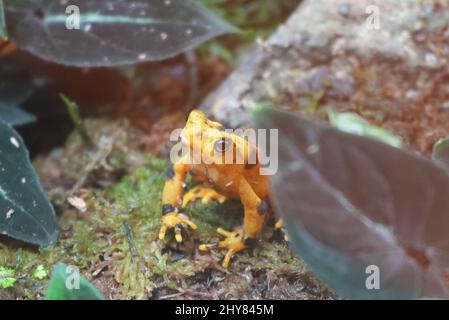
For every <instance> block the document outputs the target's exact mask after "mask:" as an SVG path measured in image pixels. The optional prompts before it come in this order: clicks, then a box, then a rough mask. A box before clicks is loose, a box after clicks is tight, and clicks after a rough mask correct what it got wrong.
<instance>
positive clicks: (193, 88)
mask: <svg viewBox="0 0 449 320" xmlns="http://www.w3.org/2000/svg"><path fill="white" fill-rule="evenodd" d="M184 55H185V57H186V60H187V63H188V65H189V80H190V81H189V83H190V85H189V98H188V100H187V106H186V107H187V108H188V109H189V111H190V109H192V108H194V107H195V105H194V104H195V101H196V97H197V96H198V59H197V57H196V54H195V52H194V51H193V50H189V51H187V52H185V54H184Z"/></svg>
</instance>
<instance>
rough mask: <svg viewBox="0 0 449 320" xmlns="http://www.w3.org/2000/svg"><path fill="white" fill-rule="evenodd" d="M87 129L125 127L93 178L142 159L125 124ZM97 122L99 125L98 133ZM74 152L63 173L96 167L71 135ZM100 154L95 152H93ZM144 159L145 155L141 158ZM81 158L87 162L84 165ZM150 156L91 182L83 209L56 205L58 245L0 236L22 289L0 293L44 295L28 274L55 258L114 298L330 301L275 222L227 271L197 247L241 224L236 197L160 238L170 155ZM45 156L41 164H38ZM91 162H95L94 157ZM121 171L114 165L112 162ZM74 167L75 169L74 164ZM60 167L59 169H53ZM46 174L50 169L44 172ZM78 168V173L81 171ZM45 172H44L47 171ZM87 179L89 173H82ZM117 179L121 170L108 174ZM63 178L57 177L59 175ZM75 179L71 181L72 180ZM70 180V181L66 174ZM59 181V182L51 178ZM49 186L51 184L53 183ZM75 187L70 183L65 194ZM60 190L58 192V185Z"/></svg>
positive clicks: (192, 211) (2, 258)
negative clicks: (103, 181)
mask: <svg viewBox="0 0 449 320" xmlns="http://www.w3.org/2000/svg"><path fill="white" fill-rule="evenodd" d="M87 126H88V129H89V131H90V132H91V133H92V136H93V137H94V139H95V140H96V141H101V137H104V136H108V135H110V132H111V130H112V131H114V132H117V130H118V131H120V132H119V133H118V134H117V136H118V137H120V138H119V139H116V140H115V142H114V145H113V147H112V148H110V149H109V150H110V151H109V154H108V155H107V156H105V159H104V160H105V162H106V163H103V164H102V165H98V167H96V168H95V170H93V171H92V172H91V173H90V174H89V175H90V176H93V177H95V176H101V177H104V174H103V173H102V172H101V171H102V170H106V169H105V168H108V170H109V173H111V172H112V173H113V172H114V171H115V170H123V166H128V167H129V168H131V167H132V166H131V165H130V164H129V161H128V163H127V162H126V161H124V162H123V161H116V160H114V159H115V158H119V159H122V160H123V159H124V157H123V155H127V157H125V159H126V158H127V159H131V158H133V159H135V158H136V156H135V154H139V153H141V151H140V150H138V148H137V145H138V144H137V143H136V141H137V140H138V135H139V134H137V135H136V133H135V132H131V131H129V130H128V129H127V127H126V125H123V124H117V123H109V124H107V122H101V126H99V125H98V121H88V122H87ZM97 128H101V129H100V130H98V129H97ZM70 150H72V151H73V150H77V151H76V154H77V155H78V156H77V157H70V158H69V159H72V161H70V165H69V164H68V162H67V157H66V156H65V157H64V159H65V160H64V161H60V162H59V164H55V162H54V161H53V162H51V164H52V166H56V167H57V166H58V165H60V166H61V167H60V168H59V171H60V175H61V177H62V178H63V177H64V176H65V175H67V176H71V174H70V172H71V170H75V169H74V168H76V167H77V166H80V168H79V172H82V171H83V170H81V168H82V167H86V166H88V165H89V164H88V163H86V153H89V152H92V151H89V150H87V149H86V148H83V146H82V141H81V140H80V139H79V138H78V137H77V136H76V134H73V135H72V136H71V137H70V138H69V139H68V141H67V144H66V146H65V148H64V150H63V151H64V152H63V154H65V155H67V154H68V153H70V152H71V151H70ZM93 158H95V157H93ZM142 158H143V157H142ZM77 159H78V160H79V161H80V162H82V163H81V164H80V163H78V162H77ZM145 159H146V160H145V162H144V163H143V165H142V166H141V167H139V168H137V169H130V170H129V171H130V172H129V173H128V174H125V175H124V176H122V177H121V178H119V179H117V181H116V182H114V183H112V182H111V183H110V185H109V186H108V187H105V188H101V187H98V186H97V187H93V186H92V184H93V182H92V181H94V180H96V179H93V178H92V177H90V178H88V179H86V180H85V181H86V183H85V185H84V187H83V189H81V190H80V191H79V192H77V193H76V196H78V197H80V198H82V199H83V200H84V201H85V202H86V204H87V210H86V211H85V212H80V211H78V210H77V209H74V208H73V207H70V206H68V205H67V203H66V202H65V203H59V204H57V209H58V211H59V215H60V230H61V235H60V241H59V243H58V245H57V246H55V247H51V248H41V249H36V248H33V247H29V246H25V245H24V244H22V243H18V242H14V241H10V240H2V242H0V266H3V267H10V268H13V269H14V270H15V272H16V275H17V277H18V281H17V283H16V285H15V286H14V287H12V288H9V289H0V298H6V299H8V298H11V299H34V298H42V297H43V296H44V293H45V288H46V286H47V283H48V280H49V279H48V277H47V278H46V279H43V280H37V279H34V278H33V277H32V276H31V275H32V273H33V272H34V270H35V269H36V267H37V266H39V265H43V266H44V268H45V269H46V270H48V271H51V269H52V267H53V266H54V265H55V264H56V263H58V262H64V263H66V264H68V265H75V266H77V267H78V268H79V269H80V271H81V273H82V275H83V276H85V277H86V278H87V279H89V280H90V281H92V282H93V284H95V285H96V286H97V287H98V288H99V289H100V290H101V291H102V292H103V293H104V295H105V297H107V298H117V299H148V298H153V299H161V298H162V299H165V298H178V299H189V298H210V299H219V298H222V299H227V298H272V299H300V298H305V299H309V298H331V297H333V294H332V293H331V292H329V291H328V290H327V289H326V288H325V287H324V286H322V285H321V284H320V282H319V281H317V280H316V279H315V278H314V277H313V275H311V274H310V273H309V272H308V271H307V269H306V268H305V267H304V265H303V263H302V262H301V261H300V260H298V259H296V258H295V257H294V255H293V253H292V252H291V251H290V249H289V248H288V245H287V244H286V243H285V242H284V241H283V240H282V237H281V236H279V235H278V234H277V233H276V232H274V231H273V227H272V222H271V221H269V222H268V223H267V226H266V227H265V230H264V232H263V234H262V236H261V240H260V241H259V243H258V245H257V246H256V247H255V248H254V249H252V250H249V251H246V252H242V253H240V254H238V255H237V256H236V257H235V259H234V260H233V262H232V264H231V266H230V268H229V269H223V268H222V267H221V259H222V257H223V255H224V252H223V251H214V252H211V253H200V252H199V251H198V245H199V244H200V243H204V242H206V243H209V242H214V241H218V240H219V237H218V236H217V233H216V228H218V227H222V228H225V229H232V228H233V227H235V226H238V225H240V224H241V219H242V207H241V204H240V203H239V202H237V201H228V202H227V203H225V204H222V205H221V204H217V203H209V204H207V205H204V204H201V203H200V202H195V203H193V204H191V205H189V206H188V208H186V211H187V213H188V214H189V215H190V216H191V217H192V219H193V221H194V222H195V223H196V224H197V225H198V229H197V230H195V231H192V230H187V231H186V232H184V234H183V235H184V241H183V242H182V243H181V244H178V243H176V242H175V241H174V240H173V234H172V233H168V235H167V237H166V240H165V241H160V240H159V239H158V238H157V235H158V231H159V227H160V223H161V219H160V218H161V203H160V199H161V194H162V188H163V184H164V181H165V178H166V173H167V171H168V169H169V167H170V162H169V161H168V160H163V159H160V158H156V157H154V156H152V155H146V156H145ZM46 161H48V158H47V159H45V160H44V161H42V160H40V161H37V162H36V165H38V166H41V167H42V166H44V167H45V165H43V164H42V163H45V162H46ZM87 162H88V161H87ZM114 163H115V165H116V167H114V165H112V164H114ZM69 168H71V170H69ZM55 170H56V169H55ZM44 171H45V170H44ZM75 171H76V170H75ZM40 172H42V170H40ZM80 176H82V174H80ZM108 176H109V178H110V179H113V178H112V177H117V175H114V174H109V175H108ZM61 177H58V178H57V179H54V181H61V179H62V178H61ZM72 178H73V177H72ZM67 179H69V178H67ZM53 183H54V182H53ZM49 184H50V185H51V184H52V182H51V181H50V182H49V181H47V183H46V185H47V186H46V187H47V188H49ZM72 184H73V181H70V183H65V185H66V186H67V188H66V189H67V190H69V189H70V186H71V185H72ZM49 191H50V194H52V199H56V200H58V201H60V200H61V199H62V198H63V194H64V193H61V192H59V193H58V194H57V195H56V194H55V192H53V193H52V190H49ZM53 191H54V190H53Z"/></svg>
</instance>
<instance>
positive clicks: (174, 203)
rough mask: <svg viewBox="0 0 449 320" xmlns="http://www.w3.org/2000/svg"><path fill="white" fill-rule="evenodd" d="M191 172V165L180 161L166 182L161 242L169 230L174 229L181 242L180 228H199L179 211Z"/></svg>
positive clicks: (177, 238)
mask: <svg viewBox="0 0 449 320" xmlns="http://www.w3.org/2000/svg"><path fill="white" fill-rule="evenodd" d="M189 170H190V165H188V164H187V163H185V161H184V160H183V159H180V160H179V161H178V162H177V163H175V164H174V165H173V168H172V169H171V170H170V171H169V173H168V179H167V180H166V181H165V185H164V190H163V192H162V226H161V229H160V230H159V239H161V240H162V239H164V237H165V233H166V232H167V230H168V229H171V228H174V230H175V239H176V241H178V242H181V241H182V235H181V228H180V226H190V227H191V228H192V229H196V228H197V227H196V225H195V224H194V223H193V222H192V221H191V220H190V218H189V217H188V216H187V215H185V214H184V213H181V212H180V211H179V209H180V206H181V204H182V199H183V194H184V183H185V180H186V177H187V174H188V172H189Z"/></svg>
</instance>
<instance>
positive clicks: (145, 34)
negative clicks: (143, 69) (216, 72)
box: [4, 0, 236, 67]
mask: <svg viewBox="0 0 449 320" xmlns="http://www.w3.org/2000/svg"><path fill="white" fill-rule="evenodd" d="M4 10H5V13H6V27H7V31H8V36H9V38H10V39H11V41H13V42H15V43H17V45H18V46H19V47H20V48H22V49H25V50H27V51H29V52H31V53H32V54H35V55H37V56H38V57H40V58H42V59H44V60H48V61H51V62H56V63H60V64H66V65H73V66H79V67H99V66H117V65H125V64H134V63H138V62H143V61H151V60H162V59H165V58H169V57H172V56H174V55H176V54H178V53H181V52H183V51H186V50H188V49H191V48H193V47H195V46H197V45H199V44H200V43H203V42H204V41H206V40H209V39H211V38H213V37H215V36H217V35H220V34H223V33H228V32H234V31H236V29H235V28H233V27H232V26H231V25H229V24H228V23H227V22H225V21H224V20H222V19H220V18H218V17H217V16H215V15H214V14H212V13H211V12H210V11H208V10H207V9H206V8H205V7H204V6H202V5H200V4H199V3H198V2H196V1H192V0H169V1H167V0H158V1H149V0H146V1H135V0H127V1H114V0H107V1H105V0H90V1H72V2H71V3H70V5H69V4H65V3H57V4H55V3H54V1H53V0H24V1H9V2H8V3H6V5H5V8H4ZM66 12H69V13H66Z"/></svg>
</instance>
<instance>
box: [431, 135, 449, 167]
mask: <svg viewBox="0 0 449 320" xmlns="http://www.w3.org/2000/svg"><path fill="white" fill-rule="evenodd" d="M432 159H433V160H435V161H436V162H438V164H440V165H441V166H443V167H444V168H445V169H446V170H447V171H448V172H449V138H443V139H441V140H439V141H438V142H437V143H435V145H434V146H433V152H432Z"/></svg>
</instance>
